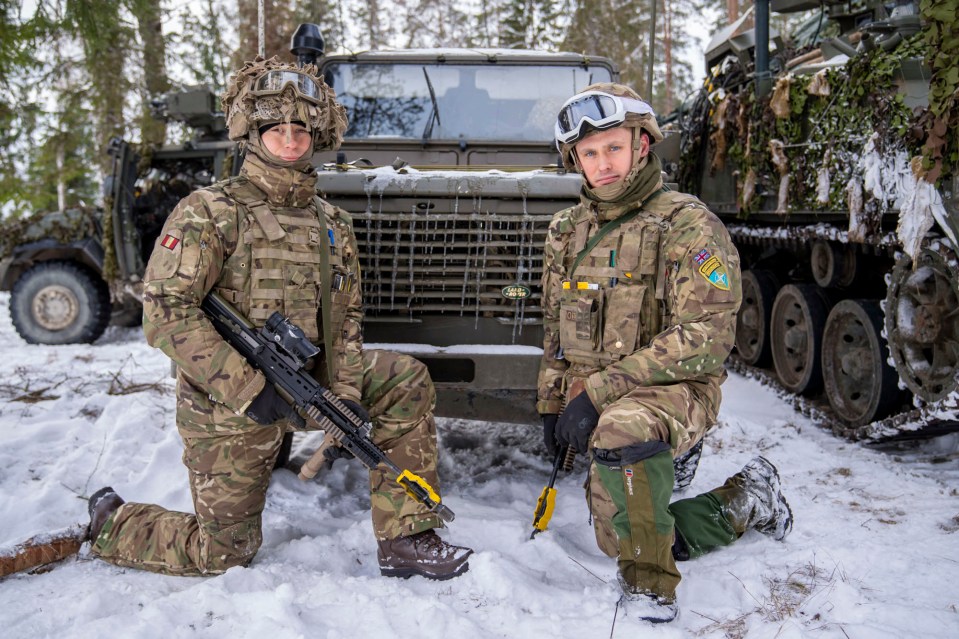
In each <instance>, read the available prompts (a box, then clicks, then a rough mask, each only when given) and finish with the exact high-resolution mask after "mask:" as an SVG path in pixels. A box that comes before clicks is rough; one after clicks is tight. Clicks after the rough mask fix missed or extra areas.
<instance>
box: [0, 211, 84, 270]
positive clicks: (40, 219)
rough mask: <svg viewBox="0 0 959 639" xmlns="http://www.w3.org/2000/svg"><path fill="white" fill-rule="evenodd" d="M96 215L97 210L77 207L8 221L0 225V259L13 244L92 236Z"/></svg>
mask: <svg viewBox="0 0 959 639" xmlns="http://www.w3.org/2000/svg"><path fill="white" fill-rule="evenodd" d="M99 216H100V212H99V211H98V210H96V209H90V208H79V209H67V210H66V211H63V212H62V213H45V214H42V215H33V216H30V217H28V218H24V219H22V220H16V221H13V222H8V223H6V224H4V225H3V226H2V228H0V259H2V258H5V257H9V256H10V255H12V254H13V251H14V250H15V249H16V247H18V246H20V245H23V244H28V243H30V242H38V241H40V240H44V239H52V240H55V241H57V242H59V243H61V244H69V243H70V242H75V241H77V240H82V239H83V238H85V237H92V236H94V235H95V234H96V222H97V219H98V218H99Z"/></svg>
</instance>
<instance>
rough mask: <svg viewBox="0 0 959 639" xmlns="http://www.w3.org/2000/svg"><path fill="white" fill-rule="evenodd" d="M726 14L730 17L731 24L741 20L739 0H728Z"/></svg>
mask: <svg viewBox="0 0 959 639" xmlns="http://www.w3.org/2000/svg"><path fill="white" fill-rule="evenodd" d="M726 16H727V17H728V18H729V24H732V23H734V22H736V20H739V0H726Z"/></svg>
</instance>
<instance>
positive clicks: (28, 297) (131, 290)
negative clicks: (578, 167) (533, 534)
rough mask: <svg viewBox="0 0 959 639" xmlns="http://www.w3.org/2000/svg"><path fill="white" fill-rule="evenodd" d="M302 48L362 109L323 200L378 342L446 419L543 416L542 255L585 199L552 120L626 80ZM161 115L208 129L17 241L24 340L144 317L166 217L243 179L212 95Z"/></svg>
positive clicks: (587, 63) (146, 153)
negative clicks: (426, 375)
mask: <svg viewBox="0 0 959 639" xmlns="http://www.w3.org/2000/svg"><path fill="white" fill-rule="evenodd" d="M291 50H292V51H293V53H294V54H295V55H297V56H298V57H299V58H300V61H301V62H307V61H311V60H313V59H316V63H317V64H318V65H319V67H320V70H321V72H322V73H323V74H324V76H325V78H326V80H327V82H328V83H329V84H330V85H331V86H332V87H333V88H334V89H335V90H336V93H337V96H338V99H339V100H340V101H342V103H343V104H344V106H345V107H346V108H347V111H348V114H349V120H350V128H349V130H348V131H347V133H346V139H345V142H344V144H343V146H342V148H341V149H340V150H339V152H338V153H335V154H333V153H330V154H319V155H317V156H316V157H315V158H314V160H315V163H316V165H317V167H318V169H319V181H318V189H319V190H320V191H321V193H322V194H323V195H324V197H326V198H327V199H328V200H330V201H331V202H333V203H334V204H336V205H338V206H341V207H342V208H344V209H346V210H347V211H348V212H350V213H351V215H352V218H353V222H354V227H355V230H356V235H357V239H358V242H359V248H360V252H361V265H362V270H363V286H364V288H363V299H364V305H365V311H366V318H365V322H364V331H365V339H366V342H367V344H377V343H388V344H389V345H390V348H392V349H394V350H403V351H406V352H409V353H411V354H413V355H415V356H416V357H418V358H420V359H421V360H422V361H424V362H425V363H426V364H427V366H428V367H429V369H430V373H431V375H432V377H433V380H434V382H435V383H436V387H437V392H438V413H439V414H442V415H455V416H464V417H472V418H477V419H494V420H498V421H534V420H535V419H536V415H535V413H534V412H533V411H534V404H535V385H536V372H537V369H538V365H539V360H540V356H541V353H542V350H541V346H542V338H543V334H542V319H541V318H542V314H541V309H540V306H539V290H538V289H539V278H540V273H541V270H542V261H541V254H542V246H543V243H544V241H545V235H546V228H547V226H548V224H549V220H550V218H551V217H552V214H553V213H555V212H556V211H558V210H560V209H562V208H565V207H567V206H569V205H570V204H572V203H573V202H575V201H576V200H577V198H578V193H579V188H580V179H579V177H578V176H576V175H567V174H565V173H564V172H563V170H562V165H561V163H560V161H559V155H558V153H557V152H556V149H555V147H554V146H553V141H552V140H553V129H552V126H553V118H554V117H555V114H556V112H557V111H558V109H559V107H560V106H561V105H562V103H563V101H564V100H565V99H566V98H568V97H569V95H572V94H573V93H575V92H576V91H578V90H581V89H582V88H584V87H585V86H587V85H589V84H590V83H592V82H601V81H611V80H615V79H616V78H617V76H618V73H617V69H616V67H615V65H613V63H612V62H610V61H609V60H606V59H603V58H588V57H586V56H582V55H577V54H570V53H553V54H547V53H538V52H531V51H519V50H484V49H470V50H462V51H459V50H454V49H442V50H413V51H381V52H367V53H360V54H355V55H339V56H336V55H330V56H322V38H321V37H320V35H319V32H318V30H317V29H316V28H315V27H313V25H302V26H301V27H300V28H299V29H298V31H297V33H296V34H295V35H294V37H293V45H292V49H291ZM316 56H320V57H319V58H318V59H317V58H316ZM156 107H157V115H158V116H159V117H164V118H168V119H172V120H177V121H180V122H184V123H186V124H188V125H190V126H192V127H194V128H195V129H196V130H197V135H196V137H195V139H194V140H193V141H191V142H190V143H189V144H185V145H174V146H167V147H163V148H160V149H137V148H135V147H134V146H132V145H131V144H129V143H127V142H125V141H122V140H117V141H116V142H115V143H114V145H113V147H112V148H111V154H112V156H113V160H114V162H113V167H114V168H113V172H112V175H111V177H110V179H109V180H108V182H107V184H106V185H105V187H104V194H105V205H106V206H105V210H77V211H68V212H66V213H64V214H59V213H57V214H52V215H47V216H36V217H34V218H31V219H30V220H27V221H26V222H23V223H19V224H17V225H16V226H15V228H12V229H9V230H8V232H7V233H6V234H5V239H4V240H3V244H0V258H2V262H0V289H2V290H12V294H11V314H12V316H13V321H14V324H15V326H16V328H17V331H18V332H19V333H20V335H21V336H22V337H23V338H24V339H26V340H27V341H28V342H31V343H44V344H63V343H76V342H91V341H94V340H95V339H96V338H97V337H99V336H100V334H101V333H102V332H103V330H104V328H105V326H106V324H107V321H108V320H109V318H110V314H111V312H113V313H114V315H115V316H116V318H117V319H121V320H122V319H123V318H121V317H119V315H120V312H121V311H122V312H125V313H126V315H127V316H128V317H129V316H130V315H132V316H137V315H138V313H139V309H140V306H139V302H140V298H141V294H142V285H141V281H140V280H141V277H142V275H143V270H144V266H145V264H146V261H147V259H148V257H149V254H150V251H151V250H152V248H153V245H154V242H155V240H156V237H157V236H158V234H159V232H160V229H161V228H162V225H163V222H164V220H165V219H166V217H167V215H169V213H170V212H171V211H172V210H173V207H174V206H175V205H176V203H177V202H178V201H179V200H180V198H182V197H183V196H184V195H186V194H187V193H189V192H190V191H192V190H193V189H196V188H200V187H203V186H206V185H208V184H211V183H212V182H214V181H215V180H217V179H221V178H225V177H228V176H230V175H235V174H236V172H237V170H238V169H239V166H240V163H241V162H242V157H241V156H240V155H239V154H238V151H237V149H236V147H235V146H234V145H233V143H231V142H229V141H228V140H227V139H226V135H225V132H224V131H223V118H222V114H219V113H217V107H218V104H217V102H216V100H215V98H214V96H213V95H212V94H211V93H210V92H209V91H206V90H201V89H196V90H193V91H189V92H185V93H182V92H181V93H174V94H170V95H168V96H166V97H165V98H164V99H162V100H159V101H158V102H157V104H156Z"/></svg>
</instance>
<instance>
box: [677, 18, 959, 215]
mask: <svg viewBox="0 0 959 639" xmlns="http://www.w3.org/2000/svg"><path fill="white" fill-rule="evenodd" d="M957 2H959V0H957ZM923 50H924V46H923V43H922V35H921V34H917V35H915V36H913V37H911V38H910V39H908V40H905V41H903V42H902V43H900V44H899V46H898V47H896V48H895V49H893V50H892V51H889V52H886V51H883V50H882V49H881V48H878V47H877V48H876V49H874V50H873V51H870V52H868V53H863V54H860V55H858V56H856V57H855V58H854V59H852V60H851V61H850V62H849V63H848V64H847V65H845V66H837V67H833V68H827V69H824V70H822V71H820V72H819V73H817V74H816V75H813V76H797V75H791V74H788V75H785V76H782V77H780V78H779V79H778V80H777V82H776V85H775V86H774V88H773V90H772V92H771V93H770V94H769V95H767V96H765V97H763V98H757V97H756V94H755V89H754V87H751V88H750V90H748V91H746V92H743V93H740V94H727V95H726V97H725V98H724V99H723V101H722V102H720V103H719V104H718V105H717V107H715V108H714V110H713V114H712V118H711V122H710V131H711V133H712V134H711V138H710V139H711V141H712V143H713V147H714V148H715V149H716V153H715V154H714V156H713V158H712V162H711V164H710V166H709V167H708V170H710V171H712V172H715V171H716V170H717V169H720V168H722V167H723V165H724V164H725V162H727V161H730V162H732V163H733V164H734V166H735V167H736V168H738V170H739V172H740V173H739V174H740V178H739V179H740V184H739V192H740V194H742V198H741V201H740V210H741V214H742V215H743V217H745V216H746V215H748V214H749V213H750V212H752V211H756V210H758V209H759V208H760V205H761V201H762V199H763V197H765V196H766V195H776V194H775V193H774V192H773V191H774V190H775V189H776V187H777V185H780V184H781V178H785V179H787V180H788V184H787V185H786V187H785V190H784V191H783V192H781V193H779V200H780V203H781V204H782V202H788V208H789V209H792V210H805V211H816V210H847V209H848V205H847V197H848V196H849V194H848V193H847V185H848V184H849V183H850V180H851V179H852V178H853V177H854V175H856V174H858V173H859V172H860V171H861V170H860V169H859V166H858V162H859V159H860V156H861V153H862V149H863V147H864V146H865V145H866V143H867V141H868V140H869V139H870V138H871V137H872V136H873V135H874V134H877V138H876V140H875V145H876V150H877V151H878V152H879V153H887V152H891V151H893V150H896V149H899V148H902V145H903V144H906V146H907V151H908V152H909V154H910V156H913V155H917V154H918V153H919V149H920V140H919V139H918V138H917V137H916V130H915V124H916V122H917V115H916V114H913V113H912V112H911V111H910V109H909V108H908V107H907V106H906V105H905V103H904V101H903V97H902V95H900V94H898V93H897V92H896V88H895V78H896V74H897V72H898V70H899V68H900V65H901V63H902V60H903V59H907V58H919V59H921V58H922V54H923ZM727 102H728V104H724V103H727ZM910 133H911V135H908V134H910ZM696 151H697V152H698V149H697V150H696ZM823 171H825V175H826V176H827V178H826V179H827V180H828V193H826V192H824V191H825V188H823V185H824V184H825V183H826V181H825V180H824V179H823V175H824V174H823ZM782 212H784V213H785V212H786V210H782Z"/></svg>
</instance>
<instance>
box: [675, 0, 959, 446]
mask: <svg viewBox="0 0 959 639" xmlns="http://www.w3.org/2000/svg"><path fill="white" fill-rule="evenodd" d="M944 5H951V6H952V8H951V9H950V8H949V6H944ZM770 9H771V10H772V11H776V12H780V13H784V14H789V13H794V12H798V11H809V10H817V9H818V11H817V12H816V13H815V14H814V15H813V17H812V18H811V19H810V20H809V21H807V22H806V23H805V24H803V25H802V27H801V28H800V29H798V30H797V32H796V33H793V34H791V35H790V36H789V37H786V36H780V35H779V34H777V33H775V32H772V31H771V30H770V27H769V10H770ZM956 15H957V13H956V3H954V2H952V3H950V2H944V3H943V2H936V3H933V2H928V1H924V2H911V1H906V0H892V1H885V2H879V1H873V0H851V1H850V0H845V1H838V0H824V1H822V2H820V0H760V1H758V2H756V3H755V11H754V12H751V13H749V14H747V15H746V16H744V17H743V18H742V19H741V20H740V21H739V22H737V23H736V24H733V25H731V26H730V27H727V28H726V29H725V30H723V31H722V32H720V33H719V34H717V35H716V36H715V37H714V38H713V40H712V42H711V43H710V45H709V48H708V50H707V52H706V62H707V69H709V70H710V71H709V73H708V78H707V80H706V83H705V86H704V88H703V89H702V90H701V91H700V92H699V93H698V94H697V95H696V96H695V98H694V99H692V100H690V101H688V102H687V104H686V105H684V107H683V109H682V110H681V111H680V112H679V113H678V114H677V116H676V117H674V118H673V120H672V122H671V123H670V125H669V127H668V128H672V129H673V130H674V132H675V131H678V133H677V134H676V135H674V136H673V137H672V138H671V139H670V140H669V141H668V142H667V143H666V144H665V145H664V151H665V152H664V155H666V156H667V158H669V160H670V161H669V162H667V164H668V165H669V166H670V167H671V168H672V170H673V172H674V173H673V175H674V178H675V179H676V181H678V182H679V184H680V186H681V188H683V189H684V190H686V191H689V192H691V193H695V194H697V195H699V196H700V197H701V198H702V199H703V200H704V201H705V202H706V203H707V204H708V205H709V206H710V208H711V209H712V210H713V211H715V212H716V213H717V214H718V215H720V217H721V218H722V219H723V220H724V222H725V223H726V225H727V227H728V228H729V231H730V234H731V235H732V237H733V239H734V241H735V242H736V245H737V247H738V249H739V251H740V254H741V256H742V268H743V295H744V299H743V306H742V309H741V311H740V314H739V321H738V327H737V334H736V350H735V357H734V361H735V362H738V364H739V365H744V366H746V367H748V368H750V369H751V370H756V369H766V370H768V371H769V372H770V374H771V375H773V376H774V377H775V379H776V380H778V382H779V384H781V386H782V387H783V388H784V389H785V390H786V391H787V392H788V393H791V394H793V395H794V396H795V397H796V398H801V399H797V404H798V405H800V406H802V407H805V408H806V409H807V410H809V411H814V412H816V413H817V414H818V415H820V416H821V417H822V418H823V420H824V421H826V422H828V423H829V424H831V425H832V427H833V428H834V430H836V431H837V432H838V433H841V434H843V435H845V436H847V437H850V438H853V439H883V438H889V437H903V436H907V437H911V436H924V435H929V434H935V433H939V432H943V431H944V430H954V429H956V428H957V427H959V426H957V424H959V420H957V415H959V259H957V257H959V256H957V246H959V245H957V242H956V239H957V236H959V170H957V169H959V143H957V140H956V134H955V132H956V130H957V128H956V127H957V125H959V102H957V95H959V94H957V89H959V72H957V67H956V64H955V60H956V55H957V51H956V47H957V44H959V41H957V40H956V38H955V35H954V34H955V33H956V30H957V29H959V22H957V18H956Z"/></svg>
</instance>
